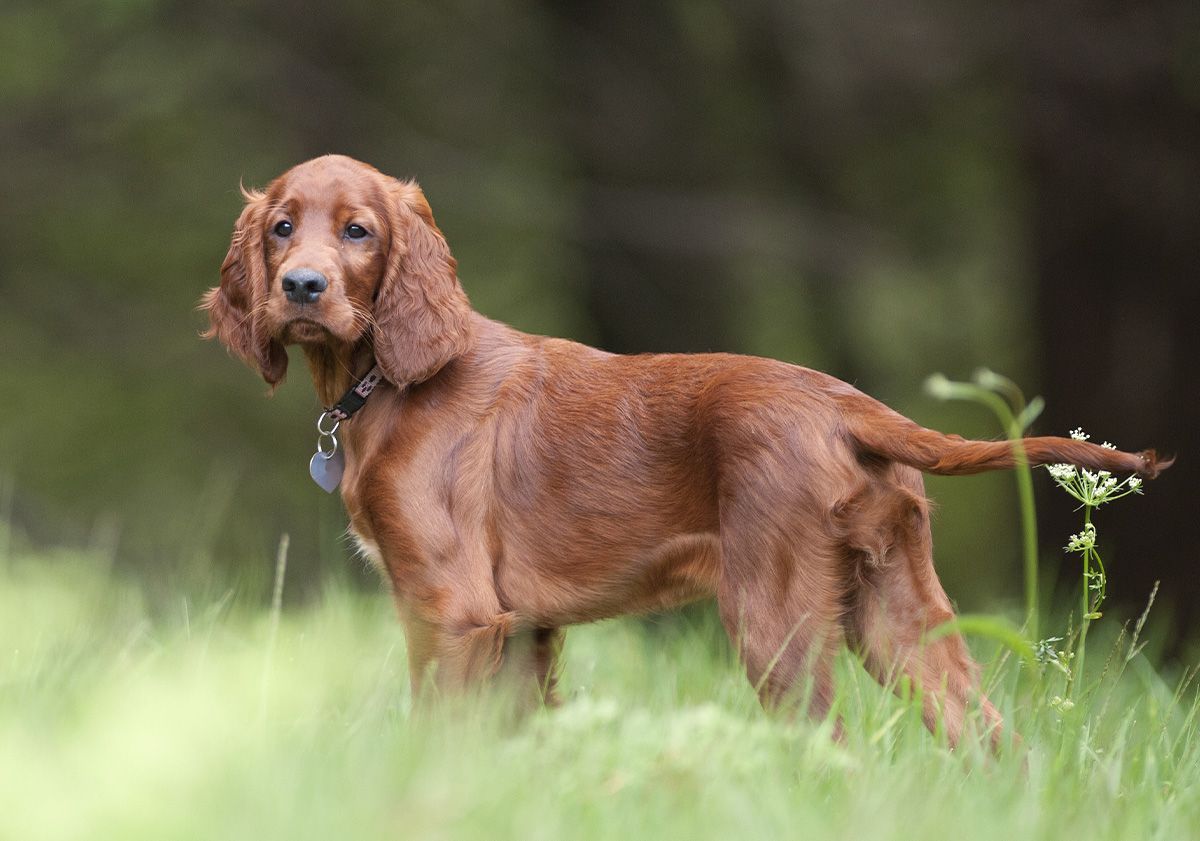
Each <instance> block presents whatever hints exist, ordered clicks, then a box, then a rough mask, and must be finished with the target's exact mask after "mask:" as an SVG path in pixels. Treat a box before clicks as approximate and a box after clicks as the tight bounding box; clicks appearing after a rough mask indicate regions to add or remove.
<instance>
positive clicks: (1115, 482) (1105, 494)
mask: <svg viewBox="0 0 1200 841" xmlns="http://www.w3.org/2000/svg"><path fill="white" fill-rule="evenodd" d="M1071 437H1072V438H1073V439H1075V440H1076V441H1086V440H1088V439H1089V438H1090V437H1091V436H1090V435H1088V434H1087V433H1086V432H1084V431H1083V430H1082V429H1079V428H1075V429H1072V430H1071ZM1100 446H1102V447H1104V448H1106V449H1109V450H1115V449H1116V447H1115V446H1114V445H1113V444H1110V443H1109V442H1108V441H1105V442H1104V443H1103V444H1101V445H1100ZM1046 471H1047V472H1048V473H1049V474H1050V478H1052V479H1053V480H1054V483H1055V484H1056V485H1058V486H1059V487H1060V488H1062V489H1063V490H1064V491H1066V492H1067V493H1069V494H1070V495H1071V496H1073V497H1075V498H1076V499H1077V500H1079V501H1080V502H1082V503H1083V504H1084V505H1086V506H1088V507H1089V508H1095V507H1096V506H1098V505H1103V504H1104V503H1106V502H1112V501H1113V500H1116V499H1120V498H1121V497H1123V496H1128V495H1129V494H1131V493H1136V494H1140V493H1141V492H1142V480H1141V479H1139V478H1138V477H1137V476H1129V477H1128V478H1126V479H1124V480H1120V479H1118V478H1117V477H1116V476H1113V475H1112V472H1111V471H1108V470H1098V471H1095V472H1093V471H1091V470H1088V469H1086V468H1082V467H1081V468H1078V469H1077V468H1076V467H1075V465H1073V464H1048V465H1046ZM1068 548H1070V547H1068ZM1072 551H1079V550H1076V549H1072Z"/></svg>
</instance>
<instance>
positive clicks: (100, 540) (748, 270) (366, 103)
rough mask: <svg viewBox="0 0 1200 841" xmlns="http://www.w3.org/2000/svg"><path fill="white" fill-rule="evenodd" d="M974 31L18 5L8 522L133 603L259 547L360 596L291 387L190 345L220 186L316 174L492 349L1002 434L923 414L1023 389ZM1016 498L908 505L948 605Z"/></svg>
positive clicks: (12, 114) (995, 479)
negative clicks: (694, 367) (948, 393)
mask: <svg viewBox="0 0 1200 841" xmlns="http://www.w3.org/2000/svg"><path fill="white" fill-rule="evenodd" d="M969 5H970V6H971V8H972V9H974V10H975V11H977V12H978V11H982V10H984V9H985V8H986V7H985V6H984V5H983V4H969ZM965 15H967V12H966V11H965V10H963V9H960V8H959V7H958V6H955V5H953V4H932V5H930V6H929V7H928V8H918V7H912V8H908V7H890V6H889V7H881V8H880V7H874V6H868V5H867V4H834V5H829V4H821V3H800V4H794V5H793V4H782V3H772V2H765V0H760V1H758V2H751V3H746V4H737V5H733V4H725V3H719V2H715V0H703V2H693V1H692V0H674V2H667V3H663V4H657V5H654V6H651V7H643V6H642V5H641V4H635V3H632V2H620V3H615V4H612V5H611V6H607V7H605V8H603V9H600V8H595V9H593V8H590V7H586V6H583V5H582V4H581V5H578V6H577V5H575V4H551V3H543V4H539V3H534V2H527V1H526V0H488V2H483V3H478V2H470V3H467V2H428V1H424V2H422V1H418V2H405V3H399V4H380V3H376V2H367V1H366V0H348V2H344V3H341V4H338V5H337V6H336V7H330V6H326V5H324V4H317V3H311V2H298V3H292V4H287V5H282V6H281V5H279V4H277V3H265V2H261V1H260V0H252V1H251V2H242V3H233V4H215V3H183V2H168V0H139V2H125V1H122V2H116V1H115V0H109V2H77V1H76V2H71V1H68V2H60V3H56V4H53V5H45V4H35V3H32V2H27V0H10V2H8V3H6V4H5V6H4V7H3V9H2V10H0V166H2V167H3V185H4V186H3V195H2V197H0V284H2V291H3V307H2V308H0V342H2V346H3V348H4V353H3V354H2V355H0V393H3V394H5V395H6V398H7V402H8V405H9V410H8V411H7V412H5V413H4V414H3V416H2V417H0V474H2V476H3V481H4V483H5V486H6V487H7V488H8V490H9V498H10V499H11V507H12V511H11V512H8V513H9V514H10V516H11V518H12V520H13V522H14V523H16V524H17V526H18V527H19V529H20V530H21V532H22V533H23V534H24V535H26V536H27V537H28V538H30V539H32V540H34V541H35V542H39V543H66V544H90V545H91V546H92V547H93V549H96V550H98V551H100V552H102V553H104V552H108V553H110V554H111V555H112V556H113V557H115V558H117V559H118V560H117V564H118V566H119V567H121V568H124V569H127V570H129V571H131V572H134V573H136V574H137V575H138V576H139V577H140V578H141V579H142V580H143V581H144V582H146V584H147V586H148V587H149V588H150V589H151V591H154V590H156V589H157V590H160V591H162V592H164V593H165V592H171V591H175V590H178V589H180V588H186V587H188V586H203V583H204V582H208V581H211V580H212V571H213V570H214V568H215V569H216V570H218V571H219V573H220V575H221V576H223V577H224V578H226V579H227V580H230V581H233V582H237V581H239V580H240V581H242V582H243V583H246V584H249V585H250V586H252V587H258V586H261V584H262V582H263V580H264V579H265V578H266V577H267V576H269V574H270V566H271V562H270V559H271V554H272V547H273V545H274V541H275V540H276V538H277V535H278V534H279V533H280V532H281V531H284V530H287V531H290V532H291V533H292V538H293V539H292V546H293V550H292V556H293V561H292V569H293V580H294V581H296V582H297V585H298V587H297V591H298V592H304V590H305V588H306V587H311V586H312V583H313V582H315V581H316V580H317V579H318V575H317V571H318V569H321V570H324V571H336V570H338V569H341V568H345V569H348V570H351V571H353V570H354V569H356V566H355V565H354V564H350V565H345V564H344V563H343V561H342V556H344V555H345V554H346V552H345V547H344V545H343V541H342V539H341V530H342V528H343V526H344V518H343V515H342V513H341V509H340V505H339V503H338V502H337V500H336V499H335V498H329V497H326V496H325V495H324V494H322V493H320V492H319V491H317V490H316V489H315V488H314V487H313V486H312V485H311V484H310V482H309V481H308V479H307V477H306V475H305V464H306V461H307V458H308V455H309V453H310V452H311V450H312V447H313V428H312V423H313V419H314V417H315V414H314V412H315V409H316V408H317V406H316V402H315V399H314V397H313V394H312V391H311V386H310V385H309V384H308V383H307V382H306V381H305V379H306V378H305V376H304V374H303V371H304V367H303V365H297V364H295V362H296V361H298V360H294V362H293V366H292V371H293V381H292V382H290V383H288V384H286V385H285V386H284V387H283V388H281V389H280V391H279V393H278V394H277V396H275V397H274V399H272V400H266V399H263V393H264V387H263V385H262V384H261V383H260V382H258V381H257V380H256V378H255V377H254V375H252V374H251V373H250V372H249V371H248V370H245V369H243V368H241V367H240V366H239V365H237V364H235V363H234V362H233V361H232V360H230V359H228V358H226V354H225V353H224V352H223V351H222V349H220V348H219V347H217V346H215V345H213V344H204V343H202V342H200V341H199V339H198V338H197V333H198V331H199V330H200V329H202V328H203V326H204V321H203V319H202V317H201V316H200V315H199V314H197V313H195V312H194V311H193V307H194V304H195V302H196V300H197V298H198V297H199V296H200V294H201V293H202V292H203V291H204V290H205V288H206V287H208V286H210V285H213V284H215V283H216V281H217V267H218V265H219V264H220V262H221V258H222V256H223V254H224V252H225V248H226V246H227V242H228V236H229V233H230V230H231V226H232V223H233V220H234V218H235V216H236V214H237V212H238V209H239V206H240V198H239V194H238V189H237V188H238V184H239V182H244V183H246V184H248V185H262V184H264V183H265V182H267V181H268V180H269V179H270V178H272V177H274V176H275V175H277V174H278V173H279V172H281V171H282V170H284V169H286V168H287V167H288V166H290V165H292V164H294V163H297V162H299V161H300V160H303V159H305V158H307V157H309V156H312V155H315V154H319V153H323V152H329V151H337V152H343V153H346V154H350V155H353V156H356V157H359V158H362V159H364V160H367V161H369V162H371V163H373V164H374V165H376V166H378V167H379V168H380V169H382V170H383V171H385V172H388V173H391V174H394V175H397V176H414V177H416V178H417V179H418V180H419V181H420V182H421V183H422V185H423V186H424V188H425V190H426V192H427V194H428V196H429V198H430V201H431V204H432V206H433V208H434V211H435V213H436V214H437V216H438V220H439V223H440V224H441V226H442V227H443V229H444V230H445V231H446V233H447V235H448V238H449V240H450V243H451V246H452V248H453V249H454V251H455V253H456V255H457V257H458V259H459V263H460V271H461V276H462V279H463V282H464V285H465V286H466V288H467V291H468V293H469V294H470V295H471V297H472V300H473V302H474V303H475V305H476V307H477V308H478V309H480V310H481V311H483V312H485V313H487V314H488V315H490V316H493V317H496V318H499V319H501V320H504V321H507V322H510V323H512V324H514V325H516V326H517V327H519V328H522V329H526V330H530V331H535V332H545V333H552V334H557V335H562V336H568V337H572V338H576V339H579V340H583V341H590V342H596V343H600V344H603V345H604V346H606V347H608V348H610V349H613V350H618V351H636V350H666V349H673V350H706V349H713V350H717V349H720V350H731V351H741V352H750V353H757V354H763V355H769V356H773V357H778V358H783V359H787V360H790V361H794V362H798V363H801V364H806V365H810V366H812V367H817V368H821V369H823V370H827V371H829V372H831V373H833V374H835V375H838V376H841V377H843V378H845V379H848V380H850V381H853V382H855V383H856V384H857V385H859V386H860V387H862V388H863V389H864V390H866V391H868V392H870V393H872V394H874V395H876V396H878V397H880V398H882V399H884V400H885V401H886V402H889V403H890V404H891V405H893V406H894V407H896V408H897V409H899V410H901V411H903V412H905V413H907V414H909V415H910V416H913V417H915V418H916V419H918V420H919V421H921V422H923V423H925V424H927V425H932V426H937V427H941V428H945V429H949V430H954V431H957V432H960V433H962V434H965V435H970V436H989V437H990V436H993V435H995V434H997V432H998V430H995V429H993V428H992V427H991V426H990V424H989V422H988V420H987V418H985V417H983V416H981V413H979V412H978V411H973V410H971V409H969V408H964V407H959V406H945V405H938V404H935V403H933V402H932V401H930V400H928V399H927V398H925V397H924V396H923V395H922V394H921V392H920V383H921V381H922V380H923V378H924V376H925V375H926V374H927V373H929V372H930V371H933V370H943V371H945V372H946V373H948V374H951V375H965V374H966V373H968V372H969V371H970V370H971V369H972V368H974V367H975V366H977V365H985V364H986V365H988V366H990V367H992V368H994V369H996V370H999V371H1003V372H1005V373H1007V374H1008V375H1010V376H1012V377H1014V378H1015V379H1017V380H1018V381H1021V382H1023V383H1026V384H1029V385H1031V386H1033V387H1036V386H1037V382H1036V379H1037V376H1036V371H1037V369H1036V365H1035V362H1036V360H1035V359H1033V358H1032V350H1031V347H1033V339H1034V336H1033V335H1032V331H1033V328H1032V327H1031V325H1032V324H1033V322H1034V317H1035V315H1036V314H1035V313H1034V312H1033V311H1032V307H1033V298H1032V284H1033V282H1034V281H1033V276H1032V270H1031V268H1030V256H1029V253H1028V245H1029V244H1028V236H1027V232H1026V229H1025V228H1024V227H1023V226H1022V214H1023V213H1024V212H1025V210H1026V209H1027V206H1028V190H1029V185H1028V180H1027V171H1026V169H1025V168H1024V164H1023V162H1022V160H1021V153H1020V149H1019V145H1020V137H1019V136H1018V135H1017V133H1016V131H1015V129H1014V127H1013V124H1012V118H1013V113H1014V107H1013V101H1014V90H1013V88H1014V85H1015V84H1016V81H1015V79H1014V76H1013V75H1012V74H1011V73H1009V72H1007V71H1004V70H998V69H997V68H996V66H995V61H996V57H997V55H998V52H997V50H996V48H995V47H994V46H989V47H988V48H987V49H983V50H982V51H980V52H978V53H976V52H972V50H971V49H970V45H971V43H982V44H984V45H985V46H986V45H987V44H988V43H989V42H988V41H987V39H986V38H983V39H979V38H978V37H976V36H978V33H977V32H976V29H977V24H975V23H972V22H970V21H968V20H967V19H966V18H965ZM964 32H970V33H974V36H973V37H976V40H975V41H969V42H967V43H964V42H963V39H962V38H960V37H959V36H960V35H962V34H963V33H964ZM1011 481H1012V480H1011V478H1010V477H1007V476H985V477H977V478H970V479H953V480H931V481H930V483H929V487H930V490H931V493H932V495H933V496H934V498H935V499H941V500H942V501H943V505H942V513H941V516H940V518H939V519H938V521H937V524H936V529H937V532H938V533H937V535H936V540H937V545H938V547H939V554H940V557H941V558H942V559H943V560H942V564H941V570H942V572H943V575H944V577H945V579H946V582H947V585H948V587H949V589H950V591H951V592H952V593H954V594H956V595H957V596H958V597H960V598H961V599H962V600H963V601H964V602H967V603H968V605H969V604H981V603H984V602H990V601H991V600H992V599H993V598H995V597H997V596H1000V597H1010V596H1011V597H1015V596H1016V594H1017V592H1018V587H1019V584H1018V582H1019V576H1018V575H1017V574H1016V571H1017V569H1018V568H1019V567H1018V547H1017V542H1016V534H1017V531H1016V528H1015V517H1014V511H1013V507H1014V506H1013V503H1012V498H1013V495H1012V490H1011ZM950 482H952V483H953V485H952V490H951V485H950V484H949V483H950ZM981 523H986V534H987V537H986V539H985V538H983V537H982V536H981V534H982V533H983V529H982V527H981ZM189 582H190V584H189Z"/></svg>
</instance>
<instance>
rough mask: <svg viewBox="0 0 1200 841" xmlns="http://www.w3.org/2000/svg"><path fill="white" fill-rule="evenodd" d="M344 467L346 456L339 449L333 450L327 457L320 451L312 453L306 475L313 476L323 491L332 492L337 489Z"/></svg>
mask: <svg viewBox="0 0 1200 841" xmlns="http://www.w3.org/2000/svg"><path fill="white" fill-rule="evenodd" d="M345 469H346V458H345V456H343V455H342V451H341V450H340V449H339V450H335V451H334V452H333V454H332V455H330V456H329V457H326V456H325V454H324V453H321V452H316V453H313V457H312V458H311V459H309V461H308V475H309V476H312V477H313V481H314V482H316V483H317V484H318V485H320V486H321V489H322V490H323V491H325V493H333V492H334V491H335V490H336V489H337V486H338V483H339V482H341V481H342V472H343V471H344V470H345Z"/></svg>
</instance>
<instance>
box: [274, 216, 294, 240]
mask: <svg viewBox="0 0 1200 841" xmlns="http://www.w3.org/2000/svg"><path fill="white" fill-rule="evenodd" d="M291 235H292V223H291V222H289V221H288V220H286V219H284V220H283V221H282V222H276V223H275V236H277V237H290V236H291Z"/></svg>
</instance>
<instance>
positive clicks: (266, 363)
mask: <svg viewBox="0 0 1200 841" xmlns="http://www.w3.org/2000/svg"><path fill="white" fill-rule="evenodd" d="M242 195H243V196H245V198H246V206H245V207H244V208H242V213H241V215H240V216H238V220H237V223H236V224H235V225H234V227H233V238H232V239H231V240H230V243H229V251H228V252H227V253H226V254H225V261H224V262H223V263H221V285H220V286H217V287H214V288H212V289H210V290H208V292H206V293H204V297H203V298H201V299H200V309H202V310H205V311H206V312H208V318H209V328H208V329H207V330H205V331H204V333H203V334H202V335H203V336H204V338H206V339H212V338H217V339H219V340H220V341H221V344H223V345H225V347H227V348H229V350H230V351H232V352H233V353H235V354H236V355H237V356H239V357H241V358H242V359H243V360H244V361H245V362H246V364H247V365H249V366H250V367H252V368H257V369H258V371H259V373H261V374H262V377H263V379H264V380H266V381H267V383H269V384H270V386H271V387H272V389H273V388H274V387H275V386H277V385H279V383H281V382H282V381H283V377H284V375H285V374H286V373H287V364H288V358H287V351H286V350H284V347H283V345H282V344H280V343H279V342H277V341H274V340H272V339H271V338H270V337H268V336H266V335H265V334H264V332H263V329H262V325H261V321H262V311H261V308H260V306H259V304H260V303H261V302H263V301H264V300H265V295H266V294H267V265H266V258H265V255H264V254H263V241H262V214H263V213H264V212H265V211H266V206H267V198H266V195H265V194H264V193H260V192H256V191H250V190H245V189H243V190H242Z"/></svg>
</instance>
